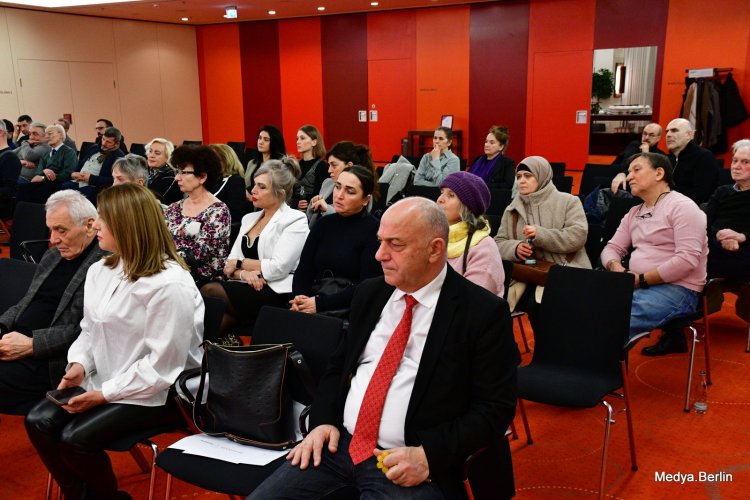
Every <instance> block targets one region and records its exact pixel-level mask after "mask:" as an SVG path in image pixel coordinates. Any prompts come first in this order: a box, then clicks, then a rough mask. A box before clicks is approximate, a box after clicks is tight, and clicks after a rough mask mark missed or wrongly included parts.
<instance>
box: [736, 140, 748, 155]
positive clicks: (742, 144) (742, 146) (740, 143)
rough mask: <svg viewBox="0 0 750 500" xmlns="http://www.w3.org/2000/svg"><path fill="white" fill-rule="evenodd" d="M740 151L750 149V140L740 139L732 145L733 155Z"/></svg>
mask: <svg viewBox="0 0 750 500" xmlns="http://www.w3.org/2000/svg"><path fill="white" fill-rule="evenodd" d="M740 149H750V139H740V140H739V141H737V142H735V143H734V144H732V153H734V154H737V151H739V150H740Z"/></svg>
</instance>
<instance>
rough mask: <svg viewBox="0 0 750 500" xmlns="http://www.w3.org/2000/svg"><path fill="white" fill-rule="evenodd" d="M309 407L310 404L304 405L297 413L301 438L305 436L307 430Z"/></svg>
mask: <svg viewBox="0 0 750 500" xmlns="http://www.w3.org/2000/svg"><path fill="white" fill-rule="evenodd" d="M311 407H312V405H307V406H305V409H304V410H302V412H300V414H299V431H300V432H301V433H302V437H303V438H304V437H305V436H307V433H308V432H309V431H308V429H307V416H308V415H310V408H311Z"/></svg>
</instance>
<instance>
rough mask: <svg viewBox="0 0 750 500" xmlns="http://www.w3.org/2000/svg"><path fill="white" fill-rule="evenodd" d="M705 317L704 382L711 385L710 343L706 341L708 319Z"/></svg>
mask: <svg viewBox="0 0 750 500" xmlns="http://www.w3.org/2000/svg"><path fill="white" fill-rule="evenodd" d="M706 319H707V318H706ZM706 319H704V321H703V354H704V355H705V356H706V383H707V384H708V385H711V384H713V382H711V354H710V344H711V343H710V342H709V341H708V339H709V337H708V321H706Z"/></svg>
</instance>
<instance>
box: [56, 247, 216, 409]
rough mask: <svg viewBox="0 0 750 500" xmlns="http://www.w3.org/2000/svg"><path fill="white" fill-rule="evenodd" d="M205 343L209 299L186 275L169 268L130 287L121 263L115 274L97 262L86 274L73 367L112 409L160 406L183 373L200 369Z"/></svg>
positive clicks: (70, 358)
mask: <svg viewBox="0 0 750 500" xmlns="http://www.w3.org/2000/svg"><path fill="white" fill-rule="evenodd" d="M202 341H203V298H202V297H201V294H200V292H198V289H197V288H196V286H195V282H194V281H193V278H192V277H191V276H190V273H189V272H188V271H186V270H185V269H183V268H182V267H180V266H179V265H178V264H176V263H175V262H172V261H169V262H168V263H167V265H166V269H165V270H163V271H161V272H160V273H158V274H155V275H153V276H148V277H145V278H139V279H138V280H137V281H135V282H131V281H129V280H128V279H127V278H126V277H125V276H124V275H123V274H122V261H121V262H120V264H118V266H117V267H116V268H115V269H111V268H109V267H107V266H105V265H104V261H99V262H97V263H95V264H93V265H92V266H91V267H90V268H89V270H88V274H87V275H86V284H85V288H84V299H83V320H82V321H81V334H80V335H79V336H78V339H76V341H75V342H73V345H71V346H70V349H69V350H68V363H80V364H81V365H82V366H83V368H84V370H85V373H86V378H85V379H84V381H83V384H81V385H82V386H83V387H84V388H85V389H87V390H100V391H102V393H103V394H104V398H105V399H106V400H107V401H108V402H116V403H128V404H135V405H141V406H160V405H163V404H165V403H166V401H167V394H168V392H169V386H171V385H172V384H173V383H174V382H175V380H177V377H178V376H179V375H180V373H182V372H183V371H184V370H187V369H190V368H194V367H197V366H200V360H201V349H200V344H201V342H202ZM68 367H70V364H69V365H68Z"/></svg>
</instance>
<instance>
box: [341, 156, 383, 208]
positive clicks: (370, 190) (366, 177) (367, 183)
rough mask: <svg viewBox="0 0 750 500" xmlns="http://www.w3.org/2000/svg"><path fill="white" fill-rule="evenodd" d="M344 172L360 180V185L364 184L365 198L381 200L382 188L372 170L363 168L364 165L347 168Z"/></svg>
mask: <svg viewBox="0 0 750 500" xmlns="http://www.w3.org/2000/svg"><path fill="white" fill-rule="evenodd" d="M337 158H338V157H337ZM342 172H349V173H350V174H352V175H353V176H355V177H356V178H357V179H359V183H360V184H362V192H363V193H364V195H365V196H367V195H372V198H373V199H374V200H377V199H378V198H380V189H379V188H380V186H379V185H378V180H377V178H376V175H375V172H373V171H372V169H370V168H367V167H363V166H362V165H352V166H349V167H346V168H345V169H344V170H342Z"/></svg>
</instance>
